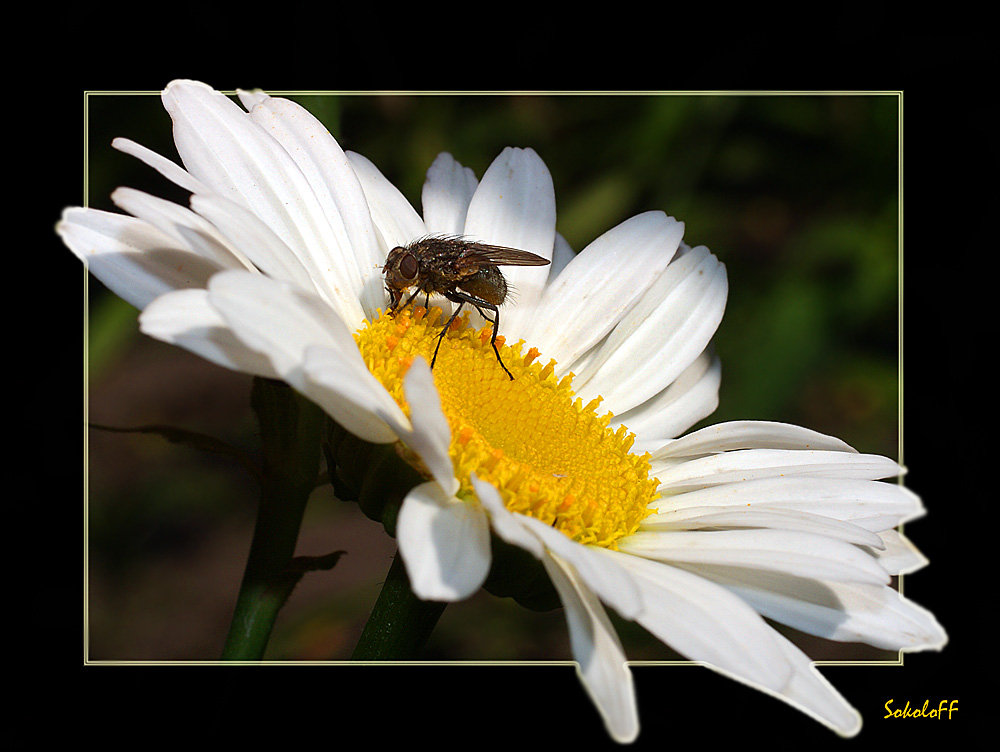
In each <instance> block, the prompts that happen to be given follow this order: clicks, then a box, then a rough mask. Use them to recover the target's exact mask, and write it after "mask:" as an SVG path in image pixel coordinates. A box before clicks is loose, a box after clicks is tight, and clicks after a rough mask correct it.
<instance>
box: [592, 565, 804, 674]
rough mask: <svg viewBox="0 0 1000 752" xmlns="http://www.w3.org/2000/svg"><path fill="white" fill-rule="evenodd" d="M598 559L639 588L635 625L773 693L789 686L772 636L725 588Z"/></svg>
mask: <svg viewBox="0 0 1000 752" xmlns="http://www.w3.org/2000/svg"><path fill="white" fill-rule="evenodd" d="M599 553H600V555H601V556H604V557H607V558H608V559H609V560H610V561H611V562H613V563H614V564H616V565H617V566H618V567H620V568H622V569H624V570H625V571H627V572H628V573H629V574H630V575H631V577H632V579H633V581H634V582H635V583H636V585H637V586H638V587H639V589H640V591H641V593H642V599H643V606H644V608H643V612H642V614H641V615H640V616H639V617H638V618H637V619H636V621H638V622H639V624H641V625H642V626H644V627H645V628H646V629H647V630H649V631H650V632H651V633H652V634H653V635H655V636H656V637H657V638H658V639H660V640H662V641H663V642H664V643H666V644H667V645H669V646H671V647H672V648H673V649H674V650H676V651H677V652H678V653H680V654H681V655H683V656H685V657H687V658H690V659H691V660H694V661H699V662H703V663H707V664H708V665H710V666H712V667H713V668H717V669H721V670H724V671H727V672H730V673H732V674H734V675H736V676H738V677H740V678H741V679H743V680H744V681H747V682H750V683H752V684H755V685H759V686H762V687H766V688H769V689H778V688H780V687H781V686H783V685H784V684H785V682H786V681H787V680H788V678H789V676H790V674H791V671H790V669H789V667H788V666H787V665H786V662H785V661H784V660H783V659H782V655H781V651H780V649H779V648H778V647H777V645H776V637H777V635H776V633H775V632H774V630H773V629H771V627H769V626H768V625H767V624H766V623H765V622H764V620H763V619H761V618H760V616H759V615H758V614H757V612H756V611H754V610H753V609H752V608H750V607H749V606H748V605H747V604H746V603H744V602H743V601H742V600H740V599H739V598H737V597H736V596H735V595H733V594H732V593H730V592H729V591H727V590H726V589H725V588H723V587H721V586H719V585H716V584H715V583H713V582H710V581H709V580H706V579H704V578H702V577H699V576H697V575H695V574H692V573H690V572H685V571H683V570H681V569H677V568H676V567H670V566H667V565H665V564H661V563H659V562H654V561H649V560H647V559H643V558H639V557H635V556H630V555H627V554H626V553H624V552H615V551H610V550H607V549H601V550H600V552H599Z"/></svg>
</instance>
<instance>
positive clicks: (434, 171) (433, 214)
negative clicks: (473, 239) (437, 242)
mask: <svg viewBox="0 0 1000 752" xmlns="http://www.w3.org/2000/svg"><path fill="white" fill-rule="evenodd" d="M478 185H479V181H478V180H476V175H475V173H474V172H473V171H472V170H471V169H469V168H468V167H463V166H462V165H461V164H459V163H458V162H457V161H456V160H455V158H454V157H453V156H451V154H448V153H447V152H443V153H441V154H438V156H437V159H435V160H434V162H433V163H432V164H431V166H430V168H428V170H427V179H426V180H424V188H423V193H422V195H421V204H422V207H423V212H424V224H425V225H426V226H427V230H428V231H429V232H430V233H433V234H438V233H439V234H443V235H461V234H462V233H463V232H465V215H466V212H468V210H469V202H470V201H471V200H472V195H473V194H474V193H475V192H476V186H478Z"/></svg>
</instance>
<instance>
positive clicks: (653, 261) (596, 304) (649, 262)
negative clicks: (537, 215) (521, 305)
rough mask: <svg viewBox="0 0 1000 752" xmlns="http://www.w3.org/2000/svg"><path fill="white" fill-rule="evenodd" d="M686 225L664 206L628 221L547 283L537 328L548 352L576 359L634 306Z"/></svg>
mask: <svg viewBox="0 0 1000 752" xmlns="http://www.w3.org/2000/svg"><path fill="white" fill-rule="evenodd" d="M683 235H684V225H683V224H682V223H680V222H678V221H677V220H675V219H674V218H673V217H668V216H667V215H666V214H664V213H663V212H646V213H645V214H640V215H638V216H635V217H632V218H631V219H628V220H626V221H625V222H622V223H621V224H620V225H618V226H617V227H615V228H613V229H611V230H609V231H608V232H606V233H604V234H603V235H601V236H600V237H599V238H597V239H596V240H595V241H594V242H592V243H591V244H590V245H588V246H587V247H586V248H584V249H583V250H582V251H581V252H580V253H579V254H578V255H577V256H576V258H574V259H573V260H572V261H571V262H570V263H569V264H568V265H567V266H566V268H565V269H564V270H563V271H562V273H561V274H559V276H558V277H557V278H556V279H555V280H554V281H553V282H552V283H551V284H549V285H548V287H546V289H545V292H544V294H543V296H542V299H541V300H540V301H539V304H538V315H537V316H536V317H535V319H534V320H533V321H532V322H531V329H530V330H528V331H526V332H524V333H520V332H519V336H524V338H525V339H527V341H529V342H530V343H531V344H532V345H533V346H535V347H537V348H538V349H539V350H540V351H541V352H543V353H544V354H545V356H546V357H549V358H555V359H556V360H557V361H558V362H560V363H564V362H567V361H574V360H576V359H577V358H578V357H579V356H580V355H582V354H583V353H584V352H586V351H587V350H588V349H590V347H591V346H593V345H594V344H596V343H597V342H599V341H600V340H601V339H602V338H603V337H604V335H606V334H607V333H608V332H609V331H611V329H612V328H613V327H614V326H615V325H616V324H617V323H618V322H619V321H620V320H621V319H622V317H623V316H624V315H625V314H626V313H627V312H628V311H630V310H631V309H632V307H633V306H635V304H636V303H637V302H638V301H639V299H640V298H641V297H642V295H643V294H644V293H645V292H646V290H648V289H649V288H650V286H651V285H652V284H653V282H654V281H655V280H656V278H657V277H658V276H659V275H660V274H661V273H662V272H663V270H664V269H666V267H667V264H668V263H669V262H670V260H671V259H672V258H673V256H674V254H675V253H676V252H677V246H678V244H679V243H680V241H681V238H682V237H683Z"/></svg>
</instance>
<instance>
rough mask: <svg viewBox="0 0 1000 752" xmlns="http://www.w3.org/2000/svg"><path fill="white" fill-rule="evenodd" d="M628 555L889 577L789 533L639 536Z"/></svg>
mask: <svg viewBox="0 0 1000 752" xmlns="http://www.w3.org/2000/svg"><path fill="white" fill-rule="evenodd" d="M618 549H619V550H620V551H622V552H624V553H629V554H632V555H634V556H641V557H644V558H647V559H655V560H657V561H664V562H671V563H675V564H682V565H685V566H687V567H689V568H694V569H699V570H700V569H701V568H702V567H709V568H710V567H718V566H722V567H744V568H748V569H752V570H762V571H768V572H783V573H786V574H791V575H794V576H798V577H811V578H817V579H824V580H835V581H842V582H868V583H874V584H884V583H888V582H889V575H888V574H887V573H886V571H885V570H884V569H883V568H882V567H881V566H880V565H879V564H878V562H877V561H876V560H875V559H874V558H873V557H872V556H870V555H868V554H867V553H866V552H864V551H862V550H860V549H859V548H857V547H856V546H854V545H851V544H850V543H845V542H843V541H840V540H836V539H834V538H828V537H826V536H822V535H814V534H811V533H799V532H789V531H786V530H715V531H710V532H708V531H689V532H676V531H672V532H669V533H661V532H654V531H643V530H640V531H639V532H636V533H634V534H632V535H630V536H628V537H626V538H623V539H622V540H621V541H620V542H619V544H618Z"/></svg>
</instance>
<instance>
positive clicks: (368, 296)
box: [250, 97, 385, 324]
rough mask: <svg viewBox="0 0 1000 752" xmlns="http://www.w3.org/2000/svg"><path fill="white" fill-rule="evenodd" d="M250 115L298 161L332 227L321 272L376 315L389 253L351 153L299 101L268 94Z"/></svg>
mask: <svg viewBox="0 0 1000 752" xmlns="http://www.w3.org/2000/svg"><path fill="white" fill-rule="evenodd" d="M250 117H251V118H252V119H253V120H254V122H256V123H257V124H258V125H260V126H261V127H262V128H264V129H265V130H266V131H267V132H268V133H270V134H271V135H272V136H274V138H276V139H277V140H278V142H279V143H280V144H281V145H282V146H283V147H284V149H285V151H286V152H288V154H289V156H291V158H292V160H293V161H294V162H295V164H296V165H298V167H299V169H300V170H301V171H302V174H303V175H304V176H305V178H306V180H307V181H308V183H309V186H310V188H311V190H312V192H313V193H314V194H315V196H316V200H317V201H318V202H319V206H320V208H321V211H322V213H323V216H324V217H325V218H326V221H327V222H328V223H329V225H330V230H329V231H330V233H331V235H330V237H331V239H332V240H333V241H334V242H333V243H332V244H331V245H330V246H329V247H326V248H323V249H322V250H321V254H322V255H321V256H320V257H319V258H318V263H319V267H320V271H321V272H322V273H324V275H325V276H328V277H329V285H330V288H329V291H330V292H331V293H332V294H334V295H345V296H351V297H353V298H359V299H360V300H361V303H362V308H363V309H364V310H365V313H366V315H367V316H371V315H373V314H374V313H375V310H376V308H377V307H378V306H381V305H383V303H384V294H383V290H382V275H381V266H382V263H383V262H384V260H385V254H384V252H383V251H382V250H381V249H380V248H379V243H378V238H377V236H376V233H375V228H374V226H373V224H372V220H371V214H370V212H369V211H368V204H367V202H366V201H365V194H364V191H363V190H362V188H361V183H360V181H359V180H358V177H357V175H355V173H354V170H353V169H352V168H351V165H350V162H349V161H348V159H347V155H346V154H344V151H343V150H342V149H341V148H340V145H339V144H338V143H337V142H336V140H335V139H334V138H333V136H331V135H330V132H329V131H327V129H326V126H324V125H323V124H322V123H321V122H320V121H319V120H317V119H316V118H315V117H313V116H312V114H311V113H309V112H308V111H307V110H306V109H305V108H303V107H301V106H300V105H298V104H296V103H295V102H291V101H289V100H287V99H281V98H273V97H265V98H262V99H260V100H259V101H257V102H256V105H255V106H254V107H253V108H252V109H251V110H250ZM324 232H325V230H324ZM351 323H352V324H353V323H358V324H360V323H361V322H360V321H358V322H351Z"/></svg>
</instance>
